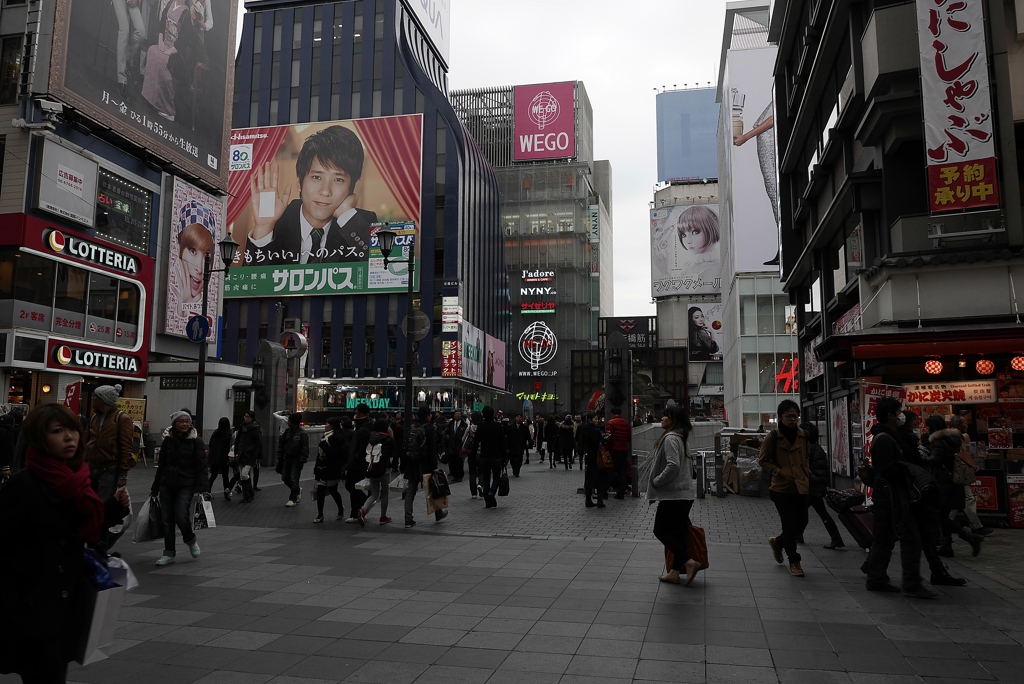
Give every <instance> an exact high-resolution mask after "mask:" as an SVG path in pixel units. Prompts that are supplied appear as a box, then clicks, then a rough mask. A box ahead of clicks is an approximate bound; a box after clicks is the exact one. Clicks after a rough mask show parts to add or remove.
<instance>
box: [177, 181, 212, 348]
mask: <svg viewBox="0 0 1024 684" xmlns="http://www.w3.org/2000/svg"><path fill="white" fill-rule="evenodd" d="M170 225H171V231H170V233H171V240H170V246H169V248H168V251H167V290H166V292H167V305H166V306H165V307H164V332H165V333H167V334H168V335H180V336H182V337H186V335H185V324H186V323H188V319H189V318H191V317H192V316H193V315H195V314H201V315H204V316H210V317H212V318H213V319H214V320H216V319H217V305H218V303H219V301H220V275H221V274H220V273H214V274H212V275H211V276H210V287H209V294H208V296H207V305H206V311H205V312H204V311H202V308H203V258H204V256H205V255H206V254H207V253H209V254H210V265H211V267H212V268H214V269H219V268H222V266H223V264H222V262H221V260H220V250H219V249H218V247H217V243H218V242H220V240H221V239H222V238H223V237H224V236H223V234H222V232H221V227H222V226H223V225H224V203H223V202H222V201H221V199H220V198H218V197H214V196H213V195H208V194H206V193H205V192H203V191H202V190H200V189H198V188H196V187H193V186H191V185H189V184H188V183H186V182H185V181H183V180H181V179H180V178H175V179H174V190H173V195H172V197H171V222H170ZM207 340H208V341H209V342H211V343H216V341H217V326H215V325H212V326H210V336H209V337H208V338H207Z"/></svg>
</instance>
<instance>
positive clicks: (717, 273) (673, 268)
mask: <svg viewBox="0 0 1024 684" xmlns="http://www.w3.org/2000/svg"><path fill="white" fill-rule="evenodd" d="M720 243H721V230H720V228H719V220H718V205H717V204H692V205H682V206H674V207H661V208H659V209H652V210H651V295H652V296H653V297H668V296H672V295H691V294H719V293H721V291H722V251H721V244H720Z"/></svg>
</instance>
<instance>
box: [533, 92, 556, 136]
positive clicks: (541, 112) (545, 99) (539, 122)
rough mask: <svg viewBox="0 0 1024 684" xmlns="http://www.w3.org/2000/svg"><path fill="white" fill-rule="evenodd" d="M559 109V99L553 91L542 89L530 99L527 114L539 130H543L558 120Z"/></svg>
mask: <svg viewBox="0 0 1024 684" xmlns="http://www.w3.org/2000/svg"><path fill="white" fill-rule="evenodd" d="M559 109H560V108H559V106H558V100H557V99H556V98H555V96H554V95H552V94H551V91H549V90H542V91H540V92H539V93H537V94H536V95H534V97H533V100H531V101H530V107H529V109H528V110H527V115H528V116H529V117H530V121H532V122H533V124H534V125H535V126H536V127H537V128H538V130H541V131H543V130H544V129H545V128H547V127H548V126H550V125H551V124H553V123H555V121H557V120H558V113H559Z"/></svg>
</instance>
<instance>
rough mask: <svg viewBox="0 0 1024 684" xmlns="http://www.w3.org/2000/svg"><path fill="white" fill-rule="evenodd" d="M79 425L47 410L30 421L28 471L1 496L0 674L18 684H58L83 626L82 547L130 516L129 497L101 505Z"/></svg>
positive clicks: (61, 410)
mask: <svg viewBox="0 0 1024 684" xmlns="http://www.w3.org/2000/svg"><path fill="white" fill-rule="evenodd" d="M80 430H81V425H80V423H79V422H78V417H77V416H76V415H75V414H74V413H72V412H71V411H70V410H69V409H68V408H67V407H66V406H62V405H60V404H44V405H43V406H40V407H38V408H37V409H35V410H34V411H32V412H31V413H29V414H28V417H27V418H26V419H25V423H24V426H23V427H22V435H23V437H24V438H25V440H26V442H27V443H28V447H29V448H28V452H27V453H26V455H25V469H24V470H22V471H21V472H19V473H16V474H15V475H14V476H12V477H11V479H10V481H9V482H8V483H7V484H6V485H5V486H4V488H3V490H2V491H0V521H3V524H2V525H0V548H2V549H4V550H5V551H4V553H3V554H0V586H2V587H5V588H6V590H7V594H6V596H7V598H6V599H5V605H4V618H3V619H2V620H0V673H5V674H8V673H12V672H13V673H17V674H20V675H21V678H22V681H23V682H26V683H29V682H32V683H34V682H47V683H49V682H63V681H65V677H66V673H67V664H68V662H69V661H71V660H72V658H73V657H74V650H75V646H76V644H77V641H78V639H79V636H80V635H79V634H78V632H77V629H76V625H77V626H78V628H79V629H80V626H81V624H82V623H83V620H82V619H81V618H82V616H81V615H80V614H79V613H80V611H81V610H82V608H83V607H84V606H83V602H82V598H83V590H84V589H85V588H86V586H87V585H86V582H87V580H86V567H85V563H84V562H83V560H82V554H83V550H84V547H85V545H86V544H90V543H92V542H95V541H96V540H98V539H99V536H100V531H101V530H103V529H104V528H105V527H110V526H113V525H116V524H118V523H119V522H120V521H121V519H122V518H123V517H124V516H125V515H126V514H127V512H128V494H127V492H126V491H125V490H124V489H120V490H118V491H117V492H116V493H115V494H114V496H113V497H111V498H109V499H107V500H106V501H101V500H100V498H99V497H98V496H97V495H96V493H95V492H94V491H93V489H92V486H91V485H90V483H89V467H88V466H86V465H85V464H84V463H83V461H82V449H83V446H84V440H82V438H81V437H82V436H81V432H80Z"/></svg>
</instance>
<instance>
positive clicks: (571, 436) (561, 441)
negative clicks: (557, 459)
mask: <svg viewBox="0 0 1024 684" xmlns="http://www.w3.org/2000/svg"><path fill="white" fill-rule="evenodd" d="M575 449H576V429H575V426H574V425H573V422H572V416H570V415H568V414H566V416H565V420H564V421H562V422H561V424H559V426H558V453H559V454H560V455H561V457H562V463H564V464H565V469H566V470H572V460H573V451H575ZM552 467H553V466H552Z"/></svg>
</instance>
